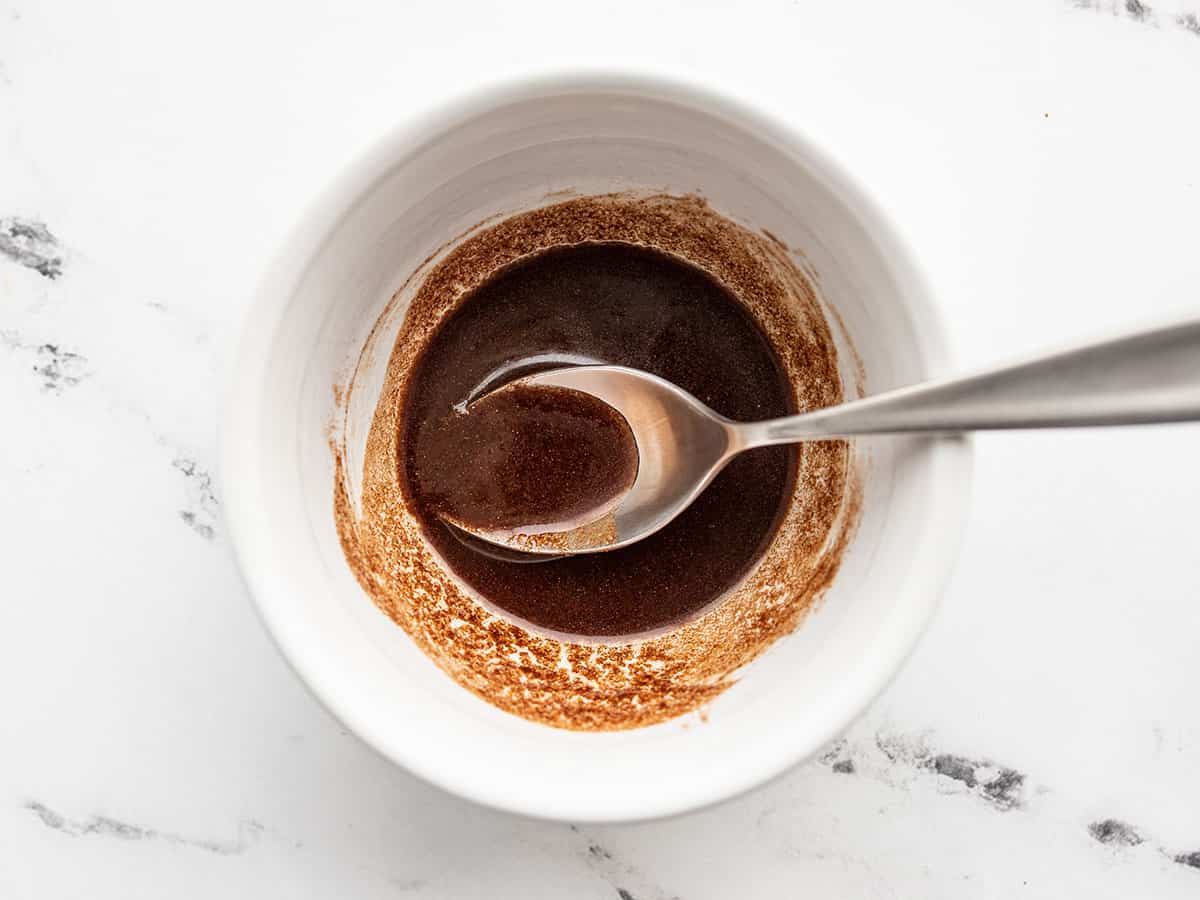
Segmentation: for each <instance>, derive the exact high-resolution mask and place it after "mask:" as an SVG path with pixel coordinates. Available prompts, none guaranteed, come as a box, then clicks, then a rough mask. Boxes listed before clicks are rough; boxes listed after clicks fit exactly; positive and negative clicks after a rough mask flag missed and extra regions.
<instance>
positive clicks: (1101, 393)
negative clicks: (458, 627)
mask: <svg viewBox="0 0 1200 900" xmlns="http://www.w3.org/2000/svg"><path fill="white" fill-rule="evenodd" d="M520 380H521V382H522V383H524V384H529V385H545V386H553V387H560V388H569V389H571V390H576V391H584V392H586V393H589V394H593V395H595V396H596V397H599V398H600V399H601V400H603V401H604V402H605V403H608V404H610V405H611V406H613V407H615V408H616V409H617V410H618V411H619V412H620V413H621V414H622V415H623V416H624V417H625V419H626V420H627V421H628V422H629V425H630V427H631V428H632V430H633V434H634V438H635V439H636V441H637V449H638V458H639V465H638V474H637V478H636V480H635V481H634V483H633V485H632V487H631V488H630V489H629V492H628V493H627V494H626V495H625V496H624V498H623V499H622V500H621V502H620V504H619V505H618V506H617V508H616V510H615V512H610V513H609V515H610V516H611V517H612V518H611V521H610V522H608V523H607V527H605V528H590V529H577V530H575V531H573V532H568V533H560V534H559V535H551V536H549V538H550V539H546V537H547V536H539V537H538V538H535V539H525V540H521V541H519V542H514V541H513V540H512V539H511V538H510V537H504V536H495V535H492V536H489V535H488V534H486V533H479V532H475V533H473V534H474V537H476V538H478V539H479V540H480V541H482V542H484V543H485V544H491V545H495V546H498V547H504V548H505V552H504V553H503V554H502V557H503V558H508V559H520V558H524V559H525V560H526V561H533V560H537V559H543V560H544V559H550V558H553V557H556V556H562V555H565V554H577V553H591V552H596V551H602V550H615V549H617V548H619V547H625V546H627V545H629V544H632V543H633V542H634V541H640V540H641V539H642V538H645V537H648V536H649V535H652V534H654V532H656V531H658V530H659V529H660V528H662V527H663V526H665V525H666V524H667V523H669V522H670V521H671V520H672V519H674V518H675V517H676V516H677V515H679V514H680V513H681V512H682V511H683V510H684V509H686V508H687V506H688V504H690V503H691V502H692V501H693V500H694V499H696V497H697V496H698V495H699V494H700V492H701V491H703V490H704V488H705V487H706V486H707V485H708V483H709V482H710V481H712V480H713V478H714V477H716V475H717V473H718V472H720V471H721V469H722V468H723V467H724V466H725V464H726V463H728V462H729V460H731V459H732V458H733V457H734V456H736V455H737V454H739V453H741V452H742V451H743V450H750V449H752V448H754V447H765V446H768V445H771V444H787V443H792V442H797V441H812V440H825V439H829V438H849V437H855V436H859V435H872V434H904V433H913V432H932V433H953V432H962V431H981V430H985V429H1016V428H1073V427H1078V426H1095V425H1145V424H1151V423H1159V422H1181V421H1189V420H1200V321H1196V322H1189V323H1187V324H1183V325H1176V326H1172V327H1168V328H1160V329H1157V330H1153V331H1146V332H1142V333H1140V334H1134V335H1131V336H1128V337H1123V338H1119V339H1117V340H1111V341H1106V342H1103V343H1098V344H1091V345H1088V346H1083V347H1079V348H1077V349H1074V350H1069V351H1066V352H1062V353H1056V354H1053V355H1049V356H1043V357H1039V358H1036V359H1033V360H1030V361H1028V362H1023V363H1019V364H1017V365H1011V366H1004V367H1000V368H995V369H990V370H987V371H984V372H980V373H978V374H975V375H969V376H967V377H964V378H954V379H949V380H943V381H933V382H929V383H926V384H918V385H914V386H911V387H905V388H900V389H898V390H894V391H888V392H887V393H884V394H879V395H877V396H874V397H868V398H866V399H863V400H854V401H851V402H849V403H843V404H841V405H839V406H833V407H828V408H825V409H818V410H814V411H813V412H808V413H803V414H801V415H797V416H788V417H786V418H782V419H772V420H769V421H765V422H733V421H730V420H729V419H726V418H724V417H722V416H719V415H717V414H716V413H715V412H713V411H712V410H711V409H709V408H708V407H707V406H705V405H704V404H703V403H701V402H700V401H699V400H697V399H696V398H695V397H693V396H692V395H691V394H688V393H687V392H685V391H683V390H681V389H680V388H678V387H676V386H675V385H673V384H671V383H670V382H668V381H664V380H663V379H661V378H658V377H656V376H654V375H650V374H648V373H646V372H642V371H639V370H637V369H629V368H625V367H623V366H571V367H567V368H560V369H551V370H549V371H544V372H539V373H537V374H535V375H530V376H527V377H525V378H522V379H520ZM514 551H519V555H518V556H514V555H513V553H514Z"/></svg>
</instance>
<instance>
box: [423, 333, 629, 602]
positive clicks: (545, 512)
mask: <svg viewBox="0 0 1200 900" xmlns="http://www.w3.org/2000/svg"><path fill="white" fill-rule="evenodd" d="M444 334H445V330H443V331H442V332H441V333H439V337H442V336H444ZM472 359H473V355H468V356H467V359H465V360H464V359H460V358H456V357H455V354H454V353H453V352H452V353H451V354H450V359H444V360H443V362H444V363H449V364H450V365H449V367H448V368H444V369H439V368H437V367H436V366H435V367H433V368H431V367H430V366H429V362H430V361H431V360H430V358H429V355H428V354H427V358H426V365H425V366H423V369H422V371H423V373H424V374H423V376H422V378H421V381H420V384H421V385H422V386H423V387H426V388H427V391H426V393H427V394H434V395H436V396H445V395H446V394H445V391H444V390H442V388H444V386H445V384H446V383H448V382H451V381H458V383H461V381H459V380H458V376H460V375H461V374H462V373H463V371H464V366H466V365H469V363H470V362H471V361H472ZM414 400H415V398H414ZM435 403H436V401H435ZM429 406H430V404H429V403H425V404H416V403H414V402H413V400H410V402H409V409H408V413H407V416H408V421H407V422H406V423H405V424H406V435H405V444H406V445H407V447H408V452H407V454H406V456H407V459H408V467H407V471H406V473H405V477H406V478H407V479H408V483H407V485H406V487H408V489H409V490H410V491H411V492H412V493H413V494H415V495H416V497H417V498H418V500H417V502H418V503H419V508H420V509H421V510H422V512H423V513H424V518H425V524H426V527H427V529H428V531H429V533H430V536H431V537H432V538H433V539H434V540H435V542H436V541H437V539H438V538H441V539H442V543H447V544H448V542H446V541H445V535H446V529H445V528H443V527H439V526H440V525H441V522H440V521H439V520H446V521H449V522H453V523H455V524H456V525H460V526H462V527H464V528H468V529H470V530H472V531H476V532H479V531H499V532H503V531H505V530H515V529H523V530H529V529H530V528H537V529H541V530H545V531H564V530H567V529H570V528H573V527H575V526H577V525H580V524H582V523H584V522H587V521H590V520H591V519H593V518H595V517H596V516H597V515H602V514H603V513H604V512H606V511H607V509H608V508H611V507H612V505H613V503H614V501H618V500H619V499H620V497H621V496H622V495H623V494H624V493H625V492H626V491H628V490H629V488H630V487H632V486H633V481H634V478H636V476H637V471H638V451H637V442H636V441H635V440H634V437H633V432H632V431H631V430H630V428H629V423H628V422H626V421H625V419H624V417H623V416H622V415H621V414H620V413H619V412H617V411H616V410H615V409H613V408H612V407H611V406H609V405H608V404H607V403H605V402H603V401H602V400H600V399H598V398H596V397H593V396H592V395H591V394H585V393H582V392H581V391H570V390H566V389H564V388H553V387H529V386H527V385H521V384H516V385H511V386H509V387H504V388H501V389H499V390H495V391H492V392H490V393H488V394H486V395H484V396H483V397H481V398H480V399H478V400H475V401H473V402H471V403H470V404H469V405H468V404H466V403H462V404H454V405H453V406H450V407H448V408H447V407H444V406H443V407H441V409H440V415H434V414H430V412H429V411H428V410H429ZM418 407H419V408H421V409H422V410H424V412H422V413H417V412H416V408H418ZM454 543H456V544H457V543H458V542H457V541H455V542H454ZM439 546H440V545H439ZM449 549H450V553H454V552H456V551H457V552H459V553H464V552H465V554H466V556H467V558H468V559H470V558H473V557H475V556H478V554H477V553H474V552H473V551H468V550H466V548H465V547H463V546H462V545H459V547H454V546H452V545H451V546H450V548H449ZM443 555H446V556H448V555H449V554H447V553H446V552H445V551H443ZM493 562H494V561H493ZM495 564H496V565H497V566H498V567H502V564H500V563H495ZM510 565H511V564H510ZM493 599H495V598H494V597H493ZM501 605H504V604H501Z"/></svg>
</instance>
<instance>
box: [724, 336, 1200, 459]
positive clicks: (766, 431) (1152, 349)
mask: <svg viewBox="0 0 1200 900" xmlns="http://www.w3.org/2000/svg"><path fill="white" fill-rule="evenodd" d="M1191 420H1200V320H1198V321H1194V322H1188V323H1185V324H1181V325H1173V326H1170V327H1167V328H1159V329H1155V330H1152V331H1144V332H1141V333H1139V334H1134V335H1130V336H1127V337H1122V338H1118V339H1116V340H1112V341H1105V342H1103V343H1099V344H1090V345H1087V346H1083V347H1078V348H1076V349H1074V350H1067V351H1065V352H1062V353H1056V354H1053V355H1050V356H1042V357H1039V358H1036V359H1032V360H1029V361H1027V362H1022V363H1018V364H1016V365H1010V366H1004V367H1000V368H995V369H989V370H987V371H984V372H980V373H978V374H975V375H968V376H966V377H964V378H953V379H947V380H943V381H934V382H930V383H927V384H920V385H914V386H912V387H906V388H900V389H898V390H894V391H889V392H887V393H885V394H878V395H876V396H874V397H867V398H865V399H863V400H854V401H852V402H850V403H845V404H842V405H840V406H835V407H830V408H828V409H821V410H816V411H814V412H811V413H804V414H802V415H798V416H789V417H787V418H784V419H773V420H770V421H767V422H755V423H752V424H747V425H739V426H737V428H736V431H737V432H738V433H739V436H740V438H741V443H742V449H747V448H749V447H757V446H762V445H766V444H782V443H789V442H792V441H799V440H811V439H813V438H822V437H851V436H853V435H862V434H896V433H903V432H943V433H944V432H958V431H981V430H985V429H1004V428H1071V427H1078V426H1092V425H1145V424H1150V423H1155V422H1183V421H1191Z"/></svg>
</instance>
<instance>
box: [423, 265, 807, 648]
mask: <svg viewBox="0 0 1200 900" xmlns="http://www.w3.org/2000/svg"><path fill="white" fill-rule="evenodd" d="M539 357H540V359H539ZM569 359H587V360H591V361H597V362H605V363H612V364H618V365H626V366H631V367H633V368H637V369H644V370H646V371H648V372H651V373H653V374H655V375H659V376H661V377H662V378H665V379H667V380H668V381H671V382H674V383H675V384H677V385H679V386H680V387H682V388H683V389H684V390H687V391H689V392H690V393H692V394H694V395H695V396H696V397H698V398H699V399H700V400H701V401H702V402H703V403H705V404H707V405H708V406H710V407H712V408H713V409H714V410H716V411H717V412H719V413H721V414H722V415H725V416H727V417H729V418H731V419H737V420H743V421H749V420H755V419H765V418H771V417H774V416H783V415H787V414H789V413H791V412H793V411H794V410H793V408H792V402H791V399H790V398H791V391H790V389H789V386H788V384H787V382H786V379H785V377H784V375H783V371H782V369H781V367H780V365H779V362H778V360H777V359H776V357H775V353H774V351H773V350H772V349H771V347H770V345H769V343H768V342H767V340H766V337H765V336H764V335H763V333H762V331H761V329H760V328H759V327H758V325H757V323H756V322H755V321H754V320H753V319H752V318H751V316H750V314H749V313H748V312H747V311H746V309H745V308H744V307H743V305H742V304H741V303H740V301H738V300H737V298H736V297H734V296H733V295H732V294H730V293H729V291H727V290H726V289H725V288H724V287H723V286H722V285H721V284H720V283H719V282H717V281H716V280H715V279H714V278H712V277H711V276H710V275H708V274H707V273H705V272H704V271H702V270H700V269H698V268H696V267H694V266H692V265H690V264H688V263H685V262H683V261H681V260H679V259H677V258H675V257H673V256H668V255H667V254H664V253H660V252H657V251H654V250H650V249H647V248H643V247H637V246H633V245H630V244H582V245H575V246H570V247H559V248H555V249H552V250H548V251H545V252H542V253H540V254H538V255H536V256H534V257H532V258H530V259H527V260H524V261H522V262H520V263H518V264H516V265H514V266H512V267H510V268H508V269H505V270H503V271H502V272H500V273H499V274H497V275H496V276H495V277H493V278H492V279H491V280H489V281H487V282H486V283H484V284H483V285H482V286H480V287H479V288H478V289H477V290H475V291H474V293H473V294H472V295H471V296H469V297H467V298H466V299H465V300H464V301H463V302H462V304H461V305H460V306H459V307H458V308H457V309H456V310H455V311H454V312H453V313H452V314H450V315H449V316H447V318H446V319H445V321H444V322H442V323H441V325H440V326H439V327H438V330H437V331H436V332H435V333H434V335H433V337H432V338H431V339H430V341H429V344H428V345H427V346H426V347H425V349H424V351H423V352H422V355H421V357H420V358H419V360H418V362H417V365H416V369H415V371H414V373H413V376H412V378H411V380H410V382H409V387H408V392H407V394H406V396H405V398H404V406H403V411H402V415H403V418H402V421H401V425H400V431H401V434H400V448H401V452H402V456H401V464H402V471H401V484H402V485H403V487H404V490H405V493H406V495H407V496H408V498H409V501H410V502H411V503H412V505H413V507H414V509H415V510H416V511H417V514H418V516H420V518H421V520H422V522H423V524H424V526H425V530H426V534H427V536H428V538H429V540H430V541H431V543H432V544H433V545H434V547H435V548H436V549H437V551H438V552H439V553H440V554H441V556H442V558H443V559H444V560H445V561H446V563H447V564H448V565H449V566H450V567H451V568H452V569H453V570H454V572H455V573H456V574H457V575H458V576H459V577H460V578H462V579H463V580H464V581H465V582H466V583H467V584H469V585H470V586H471V587H472V588H473V589H474V590H476V591H477V592H478V593H479V594H480V595H481V596H483V597H484V598H486V599H487V600H488V601H490V602H491V603H493V604H495V605H496V606H498V607H500V608H501V609H504V610H507V611H508V612H510V613H512V614H513V615H515V616H518V617H520V618H521V619H524V620H526V621H528V622H531V623H533V624H535V625H538V626H541V627H543V628H547V629H551V630H554V631H559V632H564V633H567V634H576V635H590V636H616V635H630V634H638V633H642V632H646V631H651V630H654V629H657V628H661V627H663V626H667V625H671V624H674V623H677V622H680V621H682V620H685V619H687V618H689V617H691V616H692V615H694V614H696V613H697V612H699V611H701V610H702V609H704V608H705V607H706V606H708V605H709V604H710V603H711V602H712V601H713V600H715V599H716V598H717V597H719V596H720V595H721V594H723V593H724V592H725V591H727V590H728V589H729V588H731V587H733V586H734V585H735V584H736V583H737V582H738V581H739V580H740V579H741V578H742V577H743V576H744V575H745V574H746V573H747V572H748V571H749V569H750V568H751V567H752V566H753V565H754V563H755V561H756V560H757V559H758V557H759V556H760V555H761V554H762V552H763V550H765V549H766V546H767V544H768V542H769V541H770V539H771V537H772V536H773V535H774V532H775V528H776V526H777V524H778V521H779V519H780V516H781V514H782V512H783V510H784V505H785V503H786V501H787V498H788V496H789V495H790V493H791V490H792V485H793V481H794V477H795V469H796V457H795V451H794V450H793V449H792V448H788V447H770V448H763V449H760V450H754V451H751V452H749V453H744V454H742V455H741V456H739V457H738V458H736V459H735V460H734V461H733V462H731V463H730V464H729V466H727V467H726V468H725V470H724V471H723V472H721V474H720V475H718V476H717V478H716V479H715V480H714V481H713V482H712V484H710V485H709V487H708V488H707V489H706V490H705V491H704V493H703V494H701V495H700V497H699V498H697V500H696V501H695V502H694V503H693V504H692V505H691V506H690V507H688V509H687V510H686V511H685V512H684V513H683V514H681V515H680V516H679V517H678V518H677V519H675V521H673V522H672V523H671V524H670V525H668V526H667V527H666V528H664V529H663V530H662V531H659V532H658V533H657V534H655V535H653V536H652V537H649V538H647V539H645V540H643V541H639V542H638V543H636V544H632V545H631V546H629V547H625V548H623V549H621V550H613V551H609V552H605V553H593V554H587V555H583V556H575V557H570V558H566V559H561V560H555V561H552V562H544V563H536V564H522V563H512V562H503V561H500V560H497V559H493V558H490V557H488V556H485V555H483V554H481V553H479V552H477V551H476V550H473V549H470V548H469V547H467V546H465V545H464V544H462V543H461V542H460V541H459V540H458V539H456V538H455V537H454V536H453V534H452V532H451V531H450V530H449V529H448V528H447V526H446V525H444V524H443V523H442V521H441V520H440V519H439V518H438V515H437V498H435V497H429V496H426V495H425V494H424V493H423V489H422V482H421V478H420V473H421V472H422V471H426V470H427V469H428V467H429V466H430V465H431V464H432V459H433V456H434V455H435V454H436V453H437V452H438V448H439V441H438V438H437V432H438V428H439V423H442V422H444V421H445V419H446V417H447V416H448V415H450V414H451V413H452V410H453V407H454V406H455V404H460V403H462V402H463V401H465V400H466V399H467V398H468V397H470V396H471V395H472V392H473V391H475V390H476V389H477V388H478V387H479V386H480V385H481V384H483V383H485V382H486V381H487V380H488V379H491V378H494V377H495V376H496V373H497V372H504V371H507V372H509V373H510V374H523V373H524V372H527V371H528V368H526V369H524V371H522V369H521V365H522V363H523V362H524V363H527V364H528V365H529V366H532V367H536V366H541V367H543V368H544V367H545V366H546V365H547V364H549V365H562V364H563V361H564V360H569Z"/></svg>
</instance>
